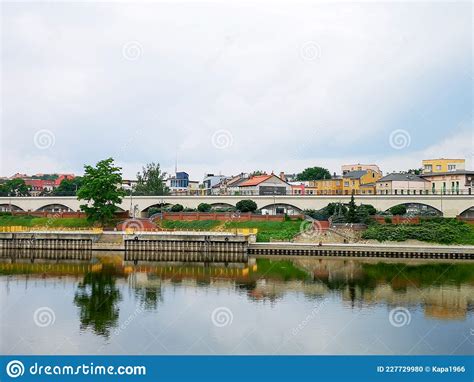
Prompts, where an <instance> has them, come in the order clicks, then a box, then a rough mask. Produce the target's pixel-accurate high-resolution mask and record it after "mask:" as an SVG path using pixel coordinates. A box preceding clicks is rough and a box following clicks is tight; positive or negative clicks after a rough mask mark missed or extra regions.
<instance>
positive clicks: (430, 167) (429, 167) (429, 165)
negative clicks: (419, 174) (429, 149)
mask: <svg viewBox="0 0 474 382" xmlns="http://www.w3.org/2000/svg"><path fill="white" fill-rule="evenodd" d="M425 171H426V172H432V171H433V166H432V165H431V164H425Z"/></svg>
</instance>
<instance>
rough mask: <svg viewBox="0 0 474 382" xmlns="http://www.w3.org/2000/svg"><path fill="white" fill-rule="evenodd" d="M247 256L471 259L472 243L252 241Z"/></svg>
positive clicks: (473, 256)
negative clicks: (423, 244)
mask: <svg viewBox="0 0 474 382" xmlns="http://www.w3.org/2000/svg"><path fill="white" fill-rule="evenodd" d="M248 253H249V255H278V256H282V255H284V256H336V257H339V256H340V257H368V258H377V257H378V258H390V259H394V258H398V259H451V260H474V247H472V246H431V245H426V246H414V245H384V244H377V245H368V244H324V245H322V246H319V245H315V244H306V243H305V244H302V243H253V244H250V245H249V249H248Z"/></svg>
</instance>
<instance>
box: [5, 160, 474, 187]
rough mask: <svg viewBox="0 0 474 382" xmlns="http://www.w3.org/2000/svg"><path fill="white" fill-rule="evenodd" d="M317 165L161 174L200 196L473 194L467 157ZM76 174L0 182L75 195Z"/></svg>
mask: <svg viewBox="0 0 474 382" xmlns="http://www.w3.org/2000/svg"><path fill="white" fill-rule="evenodd" d="M317 169H320V170H322V175H321V173H319V174H316V175H314V174H311V173H305V172H303V173H300V174H288V173H285V172H284V171H282V172H279V173H278V174H277V173H274V172H269V173H266V172H261V171H257V172H254V173H250V174H249V173H240V174H238V175H230V176H229V175H222V174H212V173H209V174H205V176H204V177H203V179H202V180H201V181H198V180H192V179H190V177H189V174H188V173H187V172H185V171H175V173H174V175H172V176H168V175H166V174H164V179H163V180H164V183H165V185H166V188H165V189H166V194H168V195H199V196H205V195H212V196H219V195H242V196H257V195H301V196H315V195H351V194H355V195H428V194H446V195H450V194H460V195H471V194H473V190H474V170H468V169H466V161H465V159H445V158H439V159H426V160H423V161H422V163H421V167H420V168H419V169H415V170H408V171H404V172H398V173H387V174H385V175H384V174H383V172H382V170H381V169H380V167H379V166H378V165H377V164H361V163H357V164H344V165H342V166H341V172H340V174H336V173H333V174H330V173H329V171H327V170H326V169H324V168H320V167H317ZM307 170H311V169H307ZM305 171H306V170H305ZM74 179H77V180H79V177H78V176H76V175H74V174H34V175H27V174H19V173H17V174H14V175H13V176H11V177H3V178H0V186H1V185H2V184H6V183H7V182H8V181H16V182H22V183H23V182H24V187H25V188H24V190H25V193H24V194H22V196H50V195H55V196H61V195H74V194H75V192H76V191H77V188H78V184H79V182H76V183H74ZM63 182H64V183H63ZM68 182H69V183H68ZM67 184H68V185H69V193H68V192H67V190H66V192H64V193H61V192H58V191H59V190H61V188H66V187H65V186H66V185H67ZM136 184H137V180H135V179H124V180H123V183H122V187H123V188H124V189H125V190H127V191H128V192H133V190H134V187H135V186H136ZM0 193H1V192H0ZM4 193H5V192H4ZM3 196H8V195H3ZM10 196H12V195H10Z"/></svg>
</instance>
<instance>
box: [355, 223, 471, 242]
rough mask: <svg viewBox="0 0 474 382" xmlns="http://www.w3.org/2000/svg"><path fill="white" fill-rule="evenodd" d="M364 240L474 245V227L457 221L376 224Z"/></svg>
mask: <svg viewBox="0 0 474 382" xmlns="http://www.w3.org/2000/svg"><path fill="white" fill-rule="evenodd" d="M362 238H363V239H372V240H377V241H380V242H383V241H405V240H420V241H426V242H429V243H440V244H464V245H474V226H473V225H469V224H467V223H464V222H460V221H458V220H456V219H434V220H422V221H421V222H420V224H374V225H371V226H370V227H369V228H368V229H367V230H366V231H365V232H364V233H363V234H362Z"/></svg>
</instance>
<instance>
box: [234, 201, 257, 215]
mask: <svg viewBox="0 0 474 382" xmlns="http://www.w3.org/2000/svg"><path fill="white" fill-rule="evenodd" d="M236 207H237V210H239V211H240V212H255V211H256V210H257V203H255V202H254V201H253V200H250V199H244V200H241V201H239V202H237V204H236Z"/></svg>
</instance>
